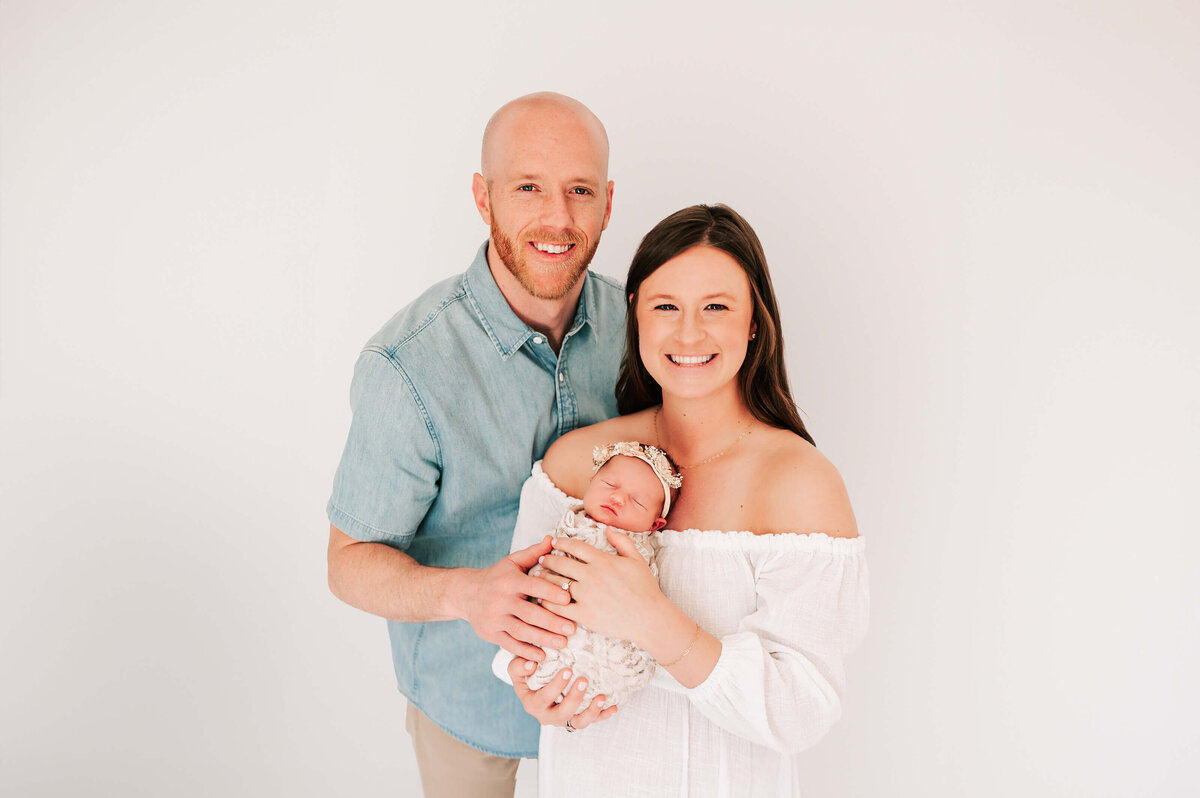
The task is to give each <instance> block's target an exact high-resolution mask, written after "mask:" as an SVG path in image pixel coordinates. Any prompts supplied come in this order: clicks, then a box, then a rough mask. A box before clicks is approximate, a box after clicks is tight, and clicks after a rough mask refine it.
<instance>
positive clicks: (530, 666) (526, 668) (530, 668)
mask: <svg viewBox="0 0 1200 798" xmlns="http://www.w3.org/2000/svg"><path fill="white" fill-rule="evenodd" d="M533 666H534V663H532V662H526V663H525V670H527V671H531V670H533Z"/></svg>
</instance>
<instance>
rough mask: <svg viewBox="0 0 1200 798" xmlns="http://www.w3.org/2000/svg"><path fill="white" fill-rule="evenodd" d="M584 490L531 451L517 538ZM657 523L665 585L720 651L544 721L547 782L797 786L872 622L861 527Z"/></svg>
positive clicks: (749, 792)
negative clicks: (601, 716) (600, 709)
mask: <svg viewBox="0 0 1200 798" xmlns="http://www.w3.org/2000/svg"><path fill="white" fill-rule="evenodd" d="M576 503H578V500H577V499H573V498H571V497H569V496H567V495H566V494H565V493H563V492H562V491H560V490H558V488H557V487H555V486H554V484H553V483H551V482H550V479H549V478H548V477H547V476H546V475H545V473H543V472H542V469H541V464H540V463H536V464H534V467H533V475H532V476H531V477H530V478H529V480H527V481H526V483H525V486H524V488H523V489H522V491H521V510H520V514H519V516H518V518H517V527H516V531H515V533H514V535H513V550H514V551H515V550H517V549H521V548H524V547H526V546H529V545H531V544H532V543H535V542H537V541H538V540H540V539H541V537H542V536H543V535H545V530H546V529H548V528H550V527H551V526H553V525H554V523H555V522H556V521H557V519H558V518H559V517H560V516H561V515H562V514H563V512H564V511H565V510H566V509H567V508H568V507H569V506H570V505H572V504H576ZM657 535H658V542H659V546H658V550H657V562H658V568H659V584H660V586H661V587H662V590H663V593H665V594H666V596H667V597H668V598H669V599H671V601H673V602H674V603H675V604H676V605H678V606H679V607H680V609H682V610H683V611H684V612H686V613H687V614H688V616H689V617H691V618H692V619H694V620H695V621H697V622H698V623H699V624H700V625H701V626H703V627H704V629H706V630H707V631H708V632H710V633H712V634H713V635H715V636H717V637H718V638H720V640H721V643H722V653H721V658H720V660H718V662H717V665H716V667H715V668H714V670H713V672H712V673H711V674H710V675H709V677H708V679H706V680H705V681H704V682H703V683H702V684H700V685H699V686H697V687H694V688H692V689H690V690H689V689H686V688H684V687H682V686H681V685H679V683H678V682H676V681H675V680H674V679H673V678H672V677H671V675H670V674H669V673H668V672H667V671H666V669H664V668H659V669H658V671H657V673H656V674H655V676H654V678H653V679H652V680H651V682H650V684H649V686H647V687H646V688H645V689H644V690H642V691H641V692H639V693H637V694H636V695H634V696H632V697H631V698H630V699H629V701H628V703H626V704H625V705H623V706H622V707H621V708H620V710H619V711H618V712H617V714H616V715H614V716H613V717H612V718H610V719H608V720H605V721H602V722H599V723H595V724H593V725H592V726H590V727H588V728H587V729H584V730H582V731H580V732H577V733H575V734H569V733H567V732H566V731H564V730H563V729H561V728H558V727H553V726H544V727H542V734H541V738H540V741H539V760H540V762H539V766H538V783H539V794H540V795H541V796H543V797H545V796H567V797H569V798H590V797H592V796H595V798H601V797H602V796H603V797H605V798H606V797H607V796H613V795H620V796H653V797H654V798H664V797H666V796H679V798H685V796H686V797H687V798H709V797H710V796H711V798H734V797H735V796H747V798H750V797H753V798H760V797H762V796H768V797H769V796H796V795H799V774H798V771H797V759H796V756H795V754H796V753H797V752H799V751H801V750H803V749H805V748H808V747H809V746H811V745H813V744H814V743H816V742H817V741H818V740H820V739H821V737H822V736H824V734H825V733H826V732H827V731H828V730H829V728H830V727H831V726H832V725H833V723H834V722H836V721H837V719H838V718H839V717H840V716H841V693H842V690H843V687H844V681H845V671H844V666H843V660H844V658H845V656H846V655H847V654H848V653H849V652H850V651H851V650H853V649H854V648H855V647H856V646H857V645H858V643H859V642H860V641H861V639H862V637H863V634H864V633H865V631H866V626H867V613H868V604H869V599H868V591H867V564H866V557H865V548H866V546H865V543H864V541H863V539H862V538H861V537H860V538H852V539H845V538H832V537H829V536H827V535H824V534H775V535H755V534H753V533H752V532H747V531H737V532H725V531H699V530H686V531H673V530H664V531H662V532H659V533H657ZM506 659H507V658H506ZM497 664H499V663H497Z"/></svg>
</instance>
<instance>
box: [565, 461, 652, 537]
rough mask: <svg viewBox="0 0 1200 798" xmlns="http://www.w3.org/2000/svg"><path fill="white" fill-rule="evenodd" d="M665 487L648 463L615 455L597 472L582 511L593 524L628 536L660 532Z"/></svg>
mask: <svg viewBox="0 0 1200 798" xmlns="http://www.w3.org/2000/svg"><path fill="white" fill-rule="evenodd" d="M662 507H663V486H662V483H661V482H659V481H658V476H657V475H655V473H654V469H653V468H651V467H650V464H649V463H646V462H644V461H642V460H639V459H637V458H636V457H627V456H625V455H620V454H619V455H616V456H615V457H613V458H612V459H611V460H609V461H608V462H607V463H605V464H604V466H603V467H602V468H601V469H600V470H599V471H597V472H596V475H595V476H594V477H592V481H591V482H589V483H588V489H587V492H586V493H584V494H583V509H584V511H585V512H586V513H587V514H588V515H590V516H591V517H592V518H593V519H594V520H596V521H599V522H600V523H602V524H608V525H609V526H615V527H617V528H618V529H624V530H626V531H629V532H646V531H647V530H652V529H660V528H661V527H662V524H661V523H659V524H656V523H655V522H656V521H661V519H660V518H659V514H660V513H661V512H662Z"/></svg>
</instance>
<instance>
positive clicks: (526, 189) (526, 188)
mask: <svg viewBox="0 0 1200 798" xmlns="http://www.w3.org/2000/svg"><path fill="white" fill-rule="evenodd" d="M533 188H534V187H533V186H531V185H524V186H517V191H533Z"/></svg>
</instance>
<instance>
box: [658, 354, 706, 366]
mask: <svg viewBox="0 0 1200 798" xmlns="http://www.w3.org/2000/svg"><path fill="white" fill-rule="evenodd" d="M667 357H668V358H670V360H671V362H672V363H674V364H675V365H677V366H699V365H702V364H704V363H707V362H708V361H710V360H712V359H713V358H714V357H716V355H693V356H687V355H667Z"/></svg>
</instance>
